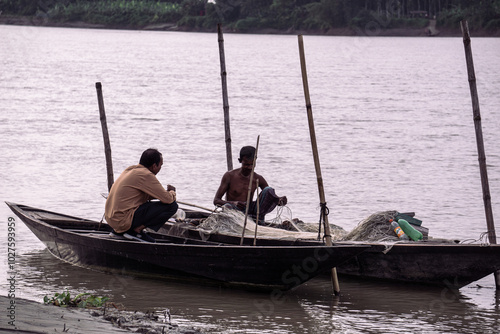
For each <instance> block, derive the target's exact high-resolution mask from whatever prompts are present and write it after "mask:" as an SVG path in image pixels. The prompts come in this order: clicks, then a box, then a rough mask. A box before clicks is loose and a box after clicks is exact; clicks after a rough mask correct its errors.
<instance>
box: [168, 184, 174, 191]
mask: <svg viewBox="0 0 500 334" xmlns="http://www.w3.org/2000/svg"><path fill="white" fill-rule="evenodd" d="M170 190H173V191H175V187H174V186H171V185H170V184H167V191H170Z"/></svg>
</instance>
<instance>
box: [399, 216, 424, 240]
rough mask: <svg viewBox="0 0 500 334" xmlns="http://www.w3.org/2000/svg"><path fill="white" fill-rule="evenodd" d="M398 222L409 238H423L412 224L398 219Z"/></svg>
mask: <svg viewBox="0 0 500 334" xmlns="http://www.w3.org/2000/svg"><path fill="white" fill-rule="evenodd" d="M398 224H399V226H401V228H402V229H403V231H404V233H405V234H407V235H408V236H409V237H410V238H411V240H413V241H418V240H422V239H423V238H424V236H423V235H422V233H420V231H418V230H416V229H415V228H414V227H413V226H411V225H410V223H408V222H407V221H406V220H404V219H400V220H398Z"/></svg>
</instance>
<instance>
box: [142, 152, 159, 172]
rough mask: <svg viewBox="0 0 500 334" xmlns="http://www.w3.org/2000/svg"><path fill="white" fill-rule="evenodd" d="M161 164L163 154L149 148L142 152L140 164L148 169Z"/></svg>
mask: <svg viewBox="0 0 500 334" xmlns="http://www.w3.org/2000/svg"><path fill="white" fill-rule="evenodd" d="M160 162H161V153H160V152H159V151H158V150H157V149H156V148H148V149H147V150H146V151H144V152H142V155H141V160H139V163H140V164H141V165H143V166H144V167H146V168H149V167H151V166H153V165H154V164H159V163H160Z"/></svg>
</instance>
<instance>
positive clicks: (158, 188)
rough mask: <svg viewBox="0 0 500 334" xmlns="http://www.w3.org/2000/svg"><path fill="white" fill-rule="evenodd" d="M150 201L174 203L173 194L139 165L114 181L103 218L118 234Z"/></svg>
mask: <svg viewBox="0 0 500 334" xmlns="http://www.w3.org/2000/svg"><path fill="white" fill-rule="evenodd" d="M151 199H159V200H160V201H161V202H163V203H167V204H170V203H172V202H174V201H175V200H176V195H175V191H173V190H170V191H167V190H166V189H165V188H163V186H162V185H161V183H160V181H158V179H157V178H156V176H155V175H154V174H153V173H152V172H151V171H150V170H149V169H147V168H146V167H144V166H142V165H134V166H130V167H128V168H127V169H125V170H124V171H123V173H122V174H121V175H120V177H118V179H117V180H116V181H115V183H114V184H113V186H112V187H111V190H110V192H109V195H108V198H107V200H106V207H105V210H104V216H105V217H106V221H107V222H108V224H109V225H110V226H111V227H112V228H113V229H114V230H115V231H116V232H118V233H123V232H126V231H128V230H129V229H130V227H131V226H132V219H133V218H134V212H135V210H137V208H138V207H139V206H140V205H141V204H144V203H146V202H147V201H149V200H151Z"/></svg>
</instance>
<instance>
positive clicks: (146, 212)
mask: <svg viewBox="0 0 500 334" xmlns="http://www.w3.org/2000/svg"><path fill="white" fill-rule="evenodd" d="M178 208H179V206H178V205H177V202H173V203H171V204H166V203H162V202H146V203H144V204H142V205H141V206H140V207H138V208H137V210H135V213H134V219H133V220H132V227H131V229H133V228H136V227H138V226H141V225H144V226H146V227H148V228H150V229H152V230H154V231H158V230H159V229H160V228H161V227H162V226H163V225H164V224H165V223H166V222H167V220H169V219H170V217H172V216H173V215H174V214H175V213H176V212H177V209H178Z"/></svg>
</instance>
